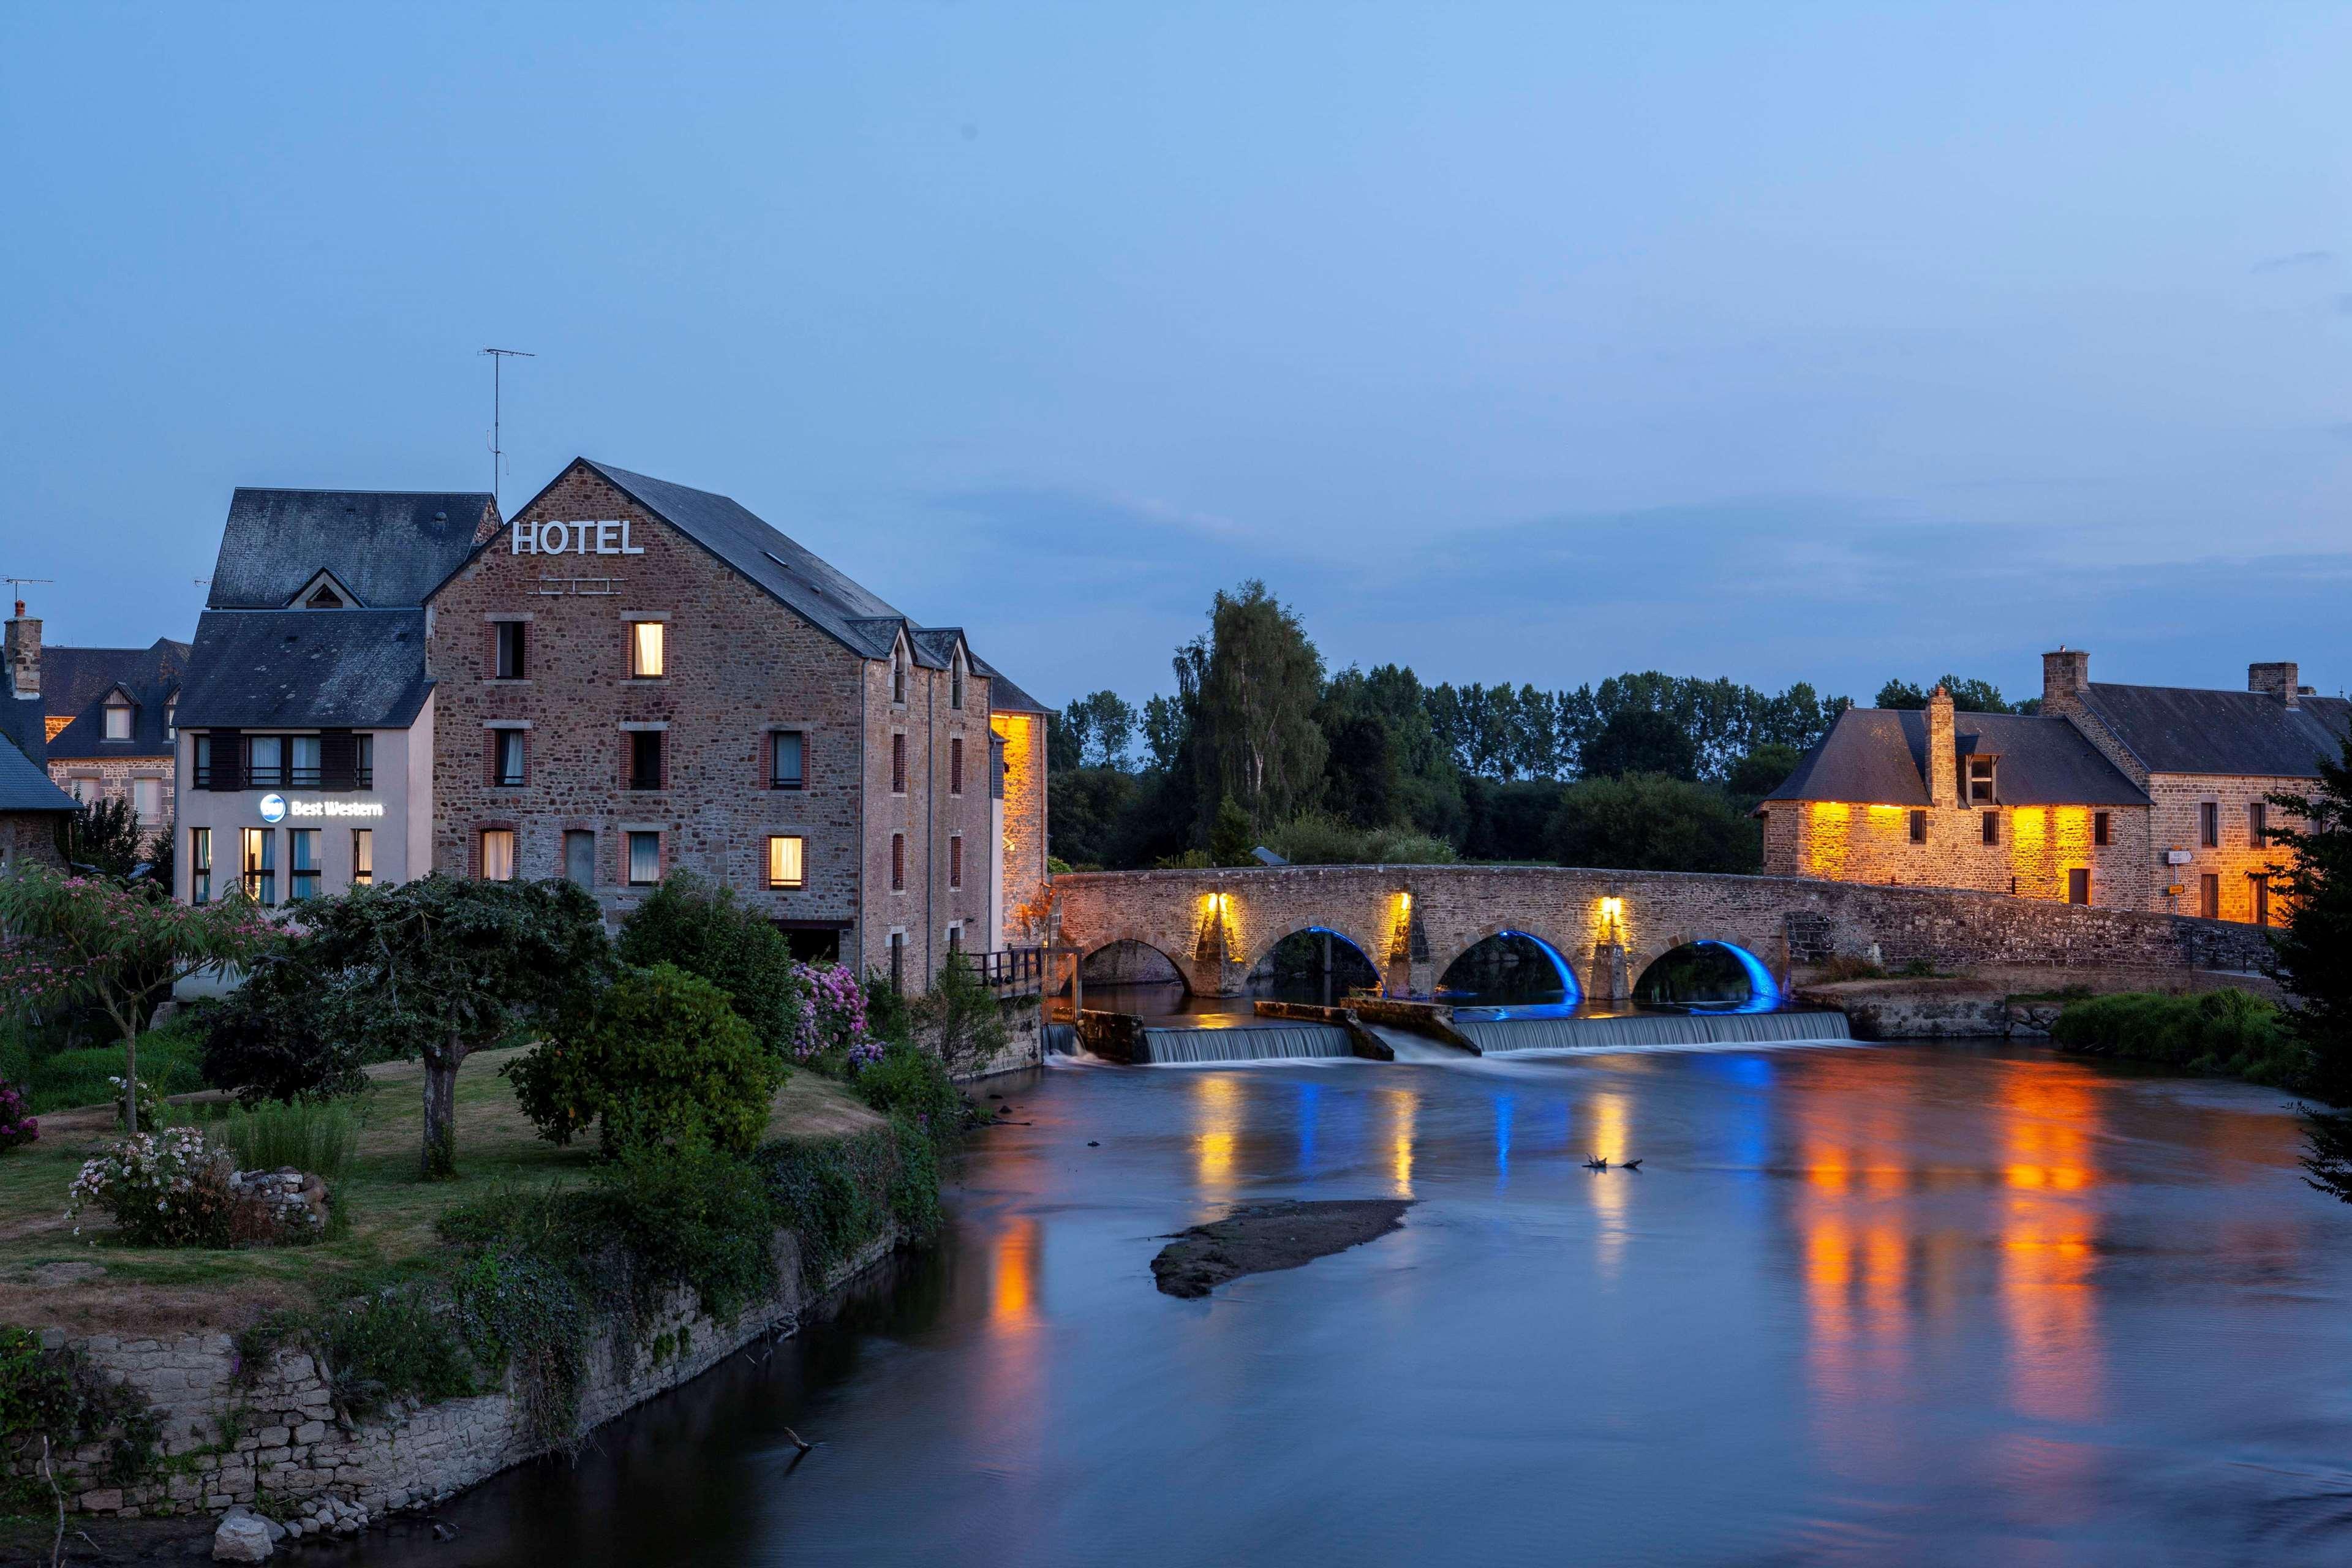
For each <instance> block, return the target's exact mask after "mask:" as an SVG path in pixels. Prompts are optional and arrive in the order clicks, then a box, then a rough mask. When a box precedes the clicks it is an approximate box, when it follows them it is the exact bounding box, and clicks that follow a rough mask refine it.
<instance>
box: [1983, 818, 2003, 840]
mask: <svg viewBox="0 0 2352 1568" xmlns="http://www.w3.org/2000/svg"><path fill="white" fill-rule="evenodd" d="M1984 841H1985V842H1986V843H1988V844H1998V843H2000V813H1999V812H1997V811H1988V812H1986V813H1985V814H1984Z"/></svg>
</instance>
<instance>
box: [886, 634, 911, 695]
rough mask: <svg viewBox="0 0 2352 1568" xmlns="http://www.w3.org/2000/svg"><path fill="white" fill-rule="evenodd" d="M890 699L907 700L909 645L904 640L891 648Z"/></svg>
mask: <svg viewBox="0 0 2352 1568" xmlns="http://www.w3.org/2000/svg"><path fill="white" fill-rule="evenodd" d="M890 700H891V701H893V702H899V703H903V702H905V701H906V700H907V645H906V644H905V643H903V642H901V643H899V644H898V646H897V647H893V648H892V649H891V650H890Z"/></svg>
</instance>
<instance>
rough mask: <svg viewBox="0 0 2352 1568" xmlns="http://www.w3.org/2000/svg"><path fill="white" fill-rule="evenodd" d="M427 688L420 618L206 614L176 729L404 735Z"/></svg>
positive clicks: (411, 613) (368, 613)
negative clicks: (354, 731) (350, 730)
mask: <svg viewBox="0 0 2352 1568" xmlns="http://www.w3.org/2000/svg"><path fill="white" fill-rule="evenodd" d="M306 581H307V579H306ZM432 686H433V683H432V681H431V680H430V679H427V678H426V676H425V612H424V611H423V610H421V609H417V608H414V607H409V608H401V609H391V610H362V609H350V610H206V611H205V613H204V615H203V616H201V617H200V618H199V619H198V620H197V622H196V648H195V654H194V658H191V659H190V661H189V675H188V683H187V685H186V687H185V688H184V689H182V691H181V693H180V722H181V723H182V724H183V725H186V726H188V727H191V728H194V729H199V730H213V729H247V728H256V727H265V726H268V727H275V726H278V725H285V726H289V727H293V728H310V727H318V728H339V727H343V726H349V727H351V728H354V729H404V728H406V727H407V726H408V725H409V724H410V723H411V722H413V721H415V718H416V714H417V710H419V709H421V708H422V707H424V705H425V693H426V692H428V691H429V690H431V689H432Z"/></svg>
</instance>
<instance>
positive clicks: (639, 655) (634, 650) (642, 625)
mask: <svg viewBox="0 0 2352 1568" xmlns="http://www.w3.org/2000/svg"><path fill="white" fill-rule="evenodd" d="M667 629H668V627H667V626H666V625H665V624H664V623H663V622H660V621H631V622H630V623H629V677H630V679H633V680H657V679H660V678H661V677H662V675H663V674H664V673H666V672H667V668H668V667H667V665H666V664H665V663H664V662H663V660H662V641H663V638H662V634H663V633H664V632H665V631H667Z"/></svg>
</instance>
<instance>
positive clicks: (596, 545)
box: [507, 518, 646, 555]
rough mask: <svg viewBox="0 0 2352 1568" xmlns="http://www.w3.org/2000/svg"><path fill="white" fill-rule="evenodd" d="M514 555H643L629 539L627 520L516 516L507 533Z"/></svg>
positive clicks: (639, 545)
mask: <svg viewBox="0 0 2352 1568" xmlns="http://www.w3.org/2000/svg"><path fill="white" fill-rule="evenodd" d="M507 542H508V546H509V553H510V554H515V555H643V554H644V553H645V552H646V547H645V546H644V545H642V544H632V543H630V542H629V520H628V519H627V518H615V519H612V520H609V521H601V522H525V521H521V520H520V519H517V520H516V521H515V524H514V527H513V529H512V530H511V531H509V534H508V537H507Z"/></svg>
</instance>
